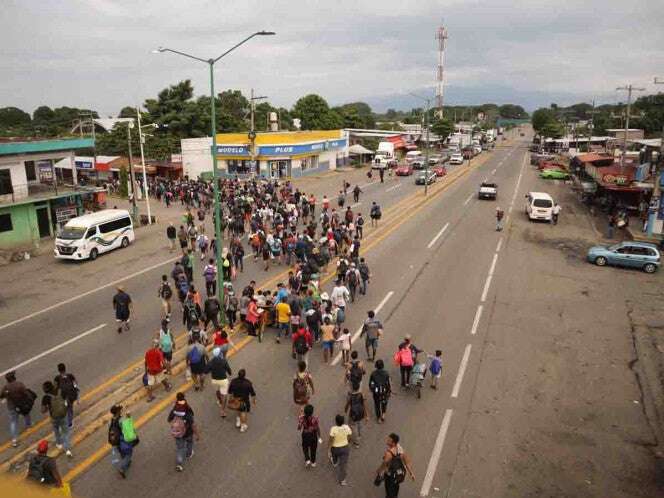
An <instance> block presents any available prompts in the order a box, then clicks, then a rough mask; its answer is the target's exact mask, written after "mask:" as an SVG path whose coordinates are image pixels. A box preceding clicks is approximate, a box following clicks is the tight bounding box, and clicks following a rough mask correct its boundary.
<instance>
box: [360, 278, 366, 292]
mask: <svg viewBox="0 0 664 498" xmlns="http://www.w3.org/2000/svg"><path fill="white" fill-rule="evenodd" d="M366 293H367V281H366V280H362V281H361V282H360V294H362V295H365V294H366Z"/></svg>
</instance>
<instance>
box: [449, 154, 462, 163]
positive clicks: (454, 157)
mask: <svg viewBox="0 0 664 498" xmlns="http://www.w3.org/2000/svg"><path fill="white" fill-rule="evenodd" d="M450 164H463V155H461V154H460V153H458V152H455V153H454V154H452V155H451V156H450Z"/></svg>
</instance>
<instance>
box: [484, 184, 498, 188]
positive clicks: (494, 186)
mask: <svg viewBox="0 0 664 498" xmlns="http://www.w3.org/2000/svg"><path fill="white" fill-rule="evenodd" d="M482 187H486V188H496V184H495V183H482Z"/></svg>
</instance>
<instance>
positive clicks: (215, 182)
mask: <svg viewBox="0 0 664 498" xmlns="http://www.w3.org/2000/svg"><path fill="white" fill-rule="evenodd" d="M275 34H276V33H274V32H273V31H257V32H255V33H252V34H251V35H249V36H247V37H246V38H245V39H244V40H242V41H241V42H239V43H236V44H235V45H233V46H232V47H231V48H229V49H228V50H226V51H225V52H224V53H222V54H221V55H220V56H219V57H217V58H216V59H203V58H201V57H196V56H194V55H191V54H187V53H185V52H180V51H178V50H173V49H170V48H164V47H160V48H159V49H157V50H156V51H153V52H157V53H163V52H172V53H174V54H177V55H181V56H183V57H187V58H189V59H194V60H197V61H199V62H204V63H206V64H207V65H208V67H209V69H210V118H211V126H210V128H211V132H212V147H211V148H210V152H211V154H212V191H213V194H214V218H215V219H214V236H215V239H216V241H217V243H216V247H215V262H216V265H217V298H218V299H219V304H220V308H221V310H222V313H221V323H222V324H223V323H225V322H226V318H225V316H226V315H225V314H224V313H223V309H224V268H223V263H222V261H221V249H222V238H221V204H220V199H219V178H218V176H219V175H218V170H217V119H216V110H215V94H214V64H215V63H216V62H217V61H219V59H221V58H223V57H224V56H226V55H228V54H229V53H231V52H232V51H233V50H235V49H236V48H238V47H239V46H240V45H243V44H244V43H246V42H248V41H249V40H251V39H252V38H253V37H254V36H269V35H275Z"/></svg>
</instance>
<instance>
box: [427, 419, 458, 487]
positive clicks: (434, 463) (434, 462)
mask: <svg viewBox="0 0 664 498" xmlns="http://www.w3.org/2000/svg"><path fill="white" fill-rule="evenodd" d="M452 413H453V410H452V409H451V408H448V409H447V410H445V415H444V416H443V421H442V423H441V424H440V430H439V431H438V437H436V442H435V444H434V445H433V450H432V451H431V458H429V465H427V473H426V474H425V475H424V480H423V481H422V488H420V496H428V495H429V491H431V484H432V483H433V478H434V476H435V475H436V469H437V468H438V462H439V461H440V455H441V454H442V453H443V445H444V444H445V438H446V437H447V430H448V429H449V427H450V420H451V419H452Z"/></svg>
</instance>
